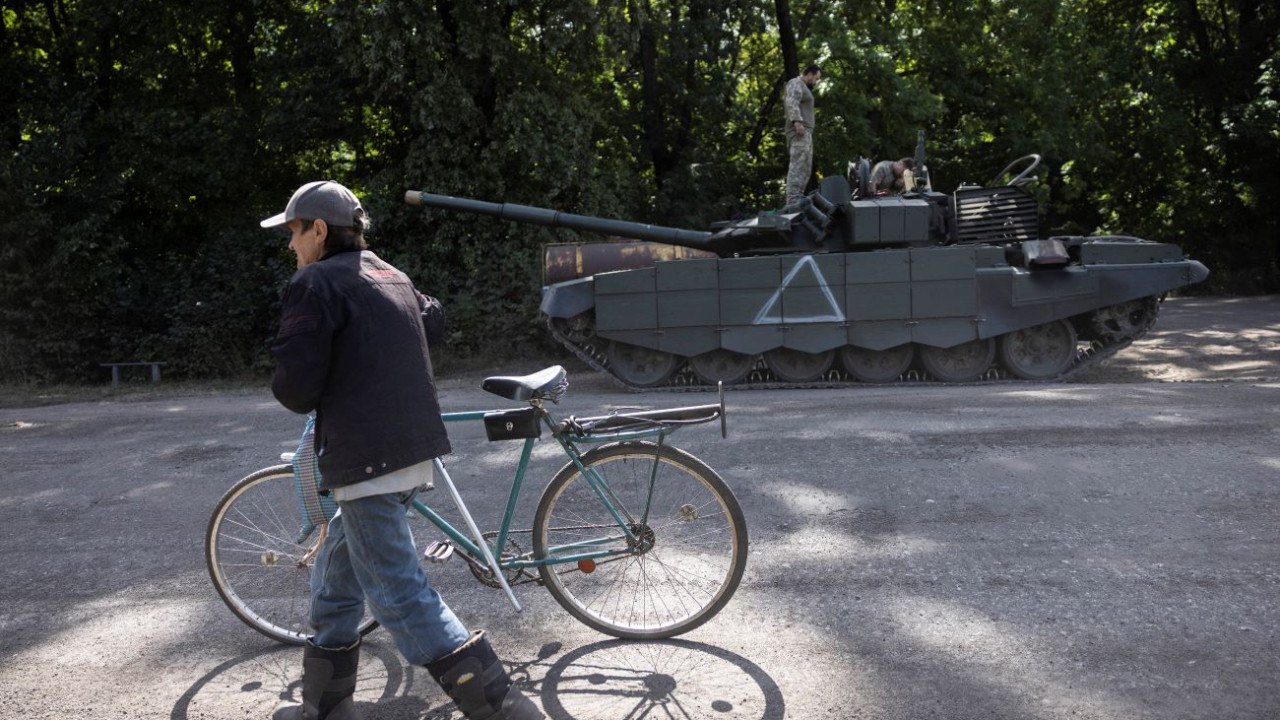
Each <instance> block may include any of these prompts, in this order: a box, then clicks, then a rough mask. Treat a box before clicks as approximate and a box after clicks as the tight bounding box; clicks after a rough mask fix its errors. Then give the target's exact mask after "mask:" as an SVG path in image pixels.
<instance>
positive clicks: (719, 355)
mask: <svg viewBox="0 0 1280 720" xmlns="http://www.w3.org/2000/svg"><path fill="white" fill-rule="evenodd" d="M689 365H690V366H691V367H692V368H693V372H694V374H695V375H697V376H698V379H700V380H702V382H704V383H707V384H709V385H715V384H716V383H718V382H722V383H724V384H725V385H732V384H734V383H737V382H742V379H743V378H745V377H746V376H747V375H749V374H750V373H751V368H753V367H755V365H756V356H754V355H743V354H742V353H738V352H734V351H732V350H725V349H723V348H718V349H716V350H711V351H709V352H704V353H702V354H701V355H695V356H693V357H691V358H689Z"/></svg>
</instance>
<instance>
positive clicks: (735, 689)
mask: <svg viewBox="0 0 1280 720" xmlns="http://www.w3.org/2000/svg"><path fill="white" fill-rule="evenodd" d="M563 650H564V646H563V645H562V644H561V643H558V642H550V643H546V644H544V645H543V646H542V647H541V648H539V650H538V651H537V652H536V653H535V656H534V657H533V658H532V659H530V660H526V661H517V662H510V663H508V667H509V668H510V671H511V677H512V679H513V680H514V681H515V682H516V683H517V684H518V685H519V686H520V687H521V688H522V689H523V690H524V691H525V692H526V693H527V694H528V695H530V696H531V697H533V698H534V699H536V700H537V701H538V702H539V704H540V705H541V706H542V708H543V710H544V711H545V712H546V714H547V717H549V718H551V720H602V719H604V718H642V717H671V718H685V719H687V720H697V719H700V718H717V719H719V718H724V719H725V720H748V719H749V720H782V718H784V717H785V714H786V711H785V708H786V705H785V703H784V701H783V698H782V692H781V691H780V690H779V689H778V685H777V683H775V682H774V681H773V678H771V677H770V676H769V675H768V674H767V673H766V672H764V671H763V670H762V669H760V667H759V666H757V665H755V664H754V663H752V662H750V661H749V660H747V659H745V658H743V657H741V656H739V655H736V654H734V653H731V652H729V651H727V650H724V649H722V648H718V647H714V646H711V645H706V644H704V643H698V642H691V641H688V640H657V641H647V642H631V641H625V640H604V641H600V642H595V643H591V644H589V645H584V646H582V647H579V648H576V649H573V650H570V651H569V652H568V653H566V654H564V655H563V656H560V657H558V658H557V656H559V655H560V654H561V652H563ZM301 670H302V651H301V648H297V647H291V646H275V647H268V648H264V649H262V650H255V651H253V652H249V653H245V654H243V655H240V656H238V657H234V658H232V659H230V660H227V661H226V662H223V663H221V664H219V665H218V666H217V667H215V668H213V669H212V670H209V671H208V672H206V673H205V674H204V675H203V676H201V677H200V678H199V679H198V680H196V681H195V682H194V683H193V684H192V685H191V686H190V687H189V688H187V690H186V691H185V692H184V693H183V694H182V696H181V697H180V698H178V700H177V702H176V703H175V704H174V706H173V710H172V711H171V712H170V714H169V719H170V720H197V718H200V719H205V718H245V717H257V718H270V717H273V714H274V713H275V711H276V709H277V708H279V707H281V706H282V704H292V703H296V702H298V700H299V697H300V695H301V685H302V681H301ZM355 700H356V705H357V708H358V709H359V710H361V711H362V712H363V714H364V715H365V716H366V717H378V718H384V719H386V720H391V719H393V718H412V719H414V720H446V719H447V720H453V719H455V718H458V717H460V715H459V714H458V712H457V708H456V707H455V706H454V704H453V703H452V702H451V701H450V700H449V698H447V697H445V696H444V694H443V693H441V692H440V691H439V689H438V687H437V686H436V684H435V683H434V681H432V680H431V678H430V676H429V675H428V674H427V672H426V670H425V669H422V668H416V667H413V666H408V665H405V664H404V663H403V661H402V660H401V658H400V656H399V654H398V653H397V652H396V650H395V647H394V645H392V644H391V643H383V642H378V641H376V640H375V641H372V642H368V641H367V642H365V643H364V645H363V647H362V651H361V657H360V671H359V675H358V679H357V682H356V696H355Z"/></svg>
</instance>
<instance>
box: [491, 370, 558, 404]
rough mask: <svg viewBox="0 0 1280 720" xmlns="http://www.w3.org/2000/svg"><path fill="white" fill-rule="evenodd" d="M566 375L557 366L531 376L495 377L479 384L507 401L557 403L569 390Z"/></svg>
mask: <svg viewBox="0 0 1280 720" xmlns="http://www.w3.org/2000/svg"><path fill="white" fill-rule="evenodd" d="M567 375H568V373H566V372H565V370H564V368H562V367H560V366H559V365H552V366H551V367H549V368H547V369H546V370H539V371H538V372H536V373H534V374H532V375H512V376H507V375H495V376H493V377H487V378H485V379H484V382H483V383H480V387H481V389H483V390H485V391H486V392H491V393H493V394H494V395H497V396H498V397H504V398H506V399H508V400H541V399H543V398H547V399H549V400H551V401H552V402H557V401H559V400H560V398H561V397H564V394H565V392H566V391H568V389H569V381H568V379H567Z"/></svg>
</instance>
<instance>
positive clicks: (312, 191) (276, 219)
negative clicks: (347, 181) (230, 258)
mask: <svg viewBox="0 0 1280 720" xmlns="http://www.w3.org/2000/svg"><path fill="white" fill-rule="evenodd" d="M363 215H364V208H363V207H361V206H360V201H359V200H357V199H356V196H355V195H353V194H351V191H350V190H348V189H346V188H345V187H343V186H342V185H340V184H338V183H336V182H334V181H332V180H317V181H316V182H309V183H307V184H306V185H303V186H302V187H300V188H298V189H297V190H296V191H294V193H293V197H291V198H289V204H288V205H286V206H285V208H284V212H282V213H280V214H279V215H272V216H271V217H269V218H267V219H266V220H263V221H262V223H261V224H262V227H264V228H273V227H279V226H281V225H284V224H285V223H287V222H289V221H290V220H296V219H297V218H302V219H303V220H323V221H325V224H327V225H333V226H334V227H354V226H355V225H356V223H357V220H356V218H357V217H360V216H363Z"/></svg>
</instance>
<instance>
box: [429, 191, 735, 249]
mask: <svg viewBox="0 0 1280 720" xmlns="http://www.w3.org/2000/svg"><path fill="white" fill-rule="evenodd" d="M404 201H405V202H407V203H409V204H410V205H415V206H419V207H430V208H441V209H445V210H457V211H458V212H467V213H474V214H477V215H491V216H493V217H496V218H502V219H503V220H510V221H512V222H518V223H526V224H529V225H541V226H543V227H552V228H568V229H570V230H582V231H585V232H595V233H601V234H603V235H619V236H621V237H629V238H636V239H638V240H651V241H653V242H660V243H667V244H669V245H682V246H685V247H692V248H705V247H706V246H707V240H708V239H709V238H710V237H711V233H709V232H705V231H700V230H682V229H680V228H672V227H663V226H661V225H649V224H646V223H635V222H626V221H623V220H610V219H608V218H599V217H591V216H589V215H573V214H571V213H564V212H558V211H556V210H548V209H546V208H537V207H530V206H528V205H516V204H513V203H491V202H484V201H482V200H471V199H469V198H459V197H450V196H448V195H436V194H433V193H429V192H425V191H421V190H409V191H408V192H406V193H405V194H404Z"/></svg>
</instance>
